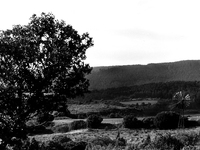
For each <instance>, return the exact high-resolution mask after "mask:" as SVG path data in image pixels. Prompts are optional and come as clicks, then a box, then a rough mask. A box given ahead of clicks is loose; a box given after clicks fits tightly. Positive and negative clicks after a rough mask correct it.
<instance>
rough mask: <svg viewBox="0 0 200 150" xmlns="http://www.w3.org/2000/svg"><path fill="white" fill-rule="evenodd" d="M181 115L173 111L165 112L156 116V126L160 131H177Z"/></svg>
mask: <svg viewBox="0 0 200 150" xmlns="http://www.w3.org/2000/svg"><path fill="white" fill-rule="evenodd" d="M180 117H181V116H180V115H179V114H177V113H176V112H173V111H163V112H160V113H158V114H157V115H156V117H155V119H154V125H155V126H156V127H157V128H158V129H176V128H177V127H178V123H179V119H180Z"/></svg>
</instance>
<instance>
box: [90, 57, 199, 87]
mask: <svg viewBox="0 0 200 150" xmlns="http://www.w3.org/2000/svg"><path fill="white" fill-rule="evenodd" d="M88 78H89V80H90V89H91V90H99V89H107V88H118V87H129V86H133V85H142V84H148V83H158V82H170V81H200V60H187V61H179V62H172V63H159V64H148V65H128V66H109V67H94V68H93V71H92V73H91V74H90V75H89V76H88Z"/></svg>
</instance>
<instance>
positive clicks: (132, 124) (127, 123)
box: [123, 115, 142, 129]
mask: <svg viewBox="0 0 200 150" xmlns="http://www.w3.org/2000/svg"><path fill="white" fill-rule="evenodd" d="M123 126H124V127H125V128H129V129H136V128H141V127H142V121H140V120H138V119H137V118H136V117H135V116H134V115H129V116H126V117H124V118H123Z"/></svg>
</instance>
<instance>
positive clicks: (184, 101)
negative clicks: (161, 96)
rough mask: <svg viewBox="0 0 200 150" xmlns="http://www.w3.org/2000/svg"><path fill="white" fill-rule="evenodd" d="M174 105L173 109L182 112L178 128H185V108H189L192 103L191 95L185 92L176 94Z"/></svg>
mask: <svg viewBox="0 0 200 150" xmlns="http://www.w3.org/2000/svg"><path fill="white" fill-rule="evenodd" d="M172 100H173V104H172V105H171V109H174V108H178V109H179V110H180V112H179V113H180V118H179V122H178V128H184V119H185V118H184V115H185V108H186V107H188V106H189V105H190V103H191V97H190V95H189V93H187V92H185V91H179V92H177V93H175V94H174V96H173V98H172Z"/></svg>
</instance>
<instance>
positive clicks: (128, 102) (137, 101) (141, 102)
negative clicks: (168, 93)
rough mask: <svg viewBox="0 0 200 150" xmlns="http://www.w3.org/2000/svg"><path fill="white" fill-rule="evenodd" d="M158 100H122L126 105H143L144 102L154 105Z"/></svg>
mask: <svg viewBox="0 0 200 150" xmlns="http://www.w3.org/2000/svg"><path fill="white" fill-rule="evenodd" d="M157 102H158V101H157V100H132V101H125V102H120V103H122V104H124V105H136V104H138V105H142V104H151V105H154V104H156V103H157Z"/></svg>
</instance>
